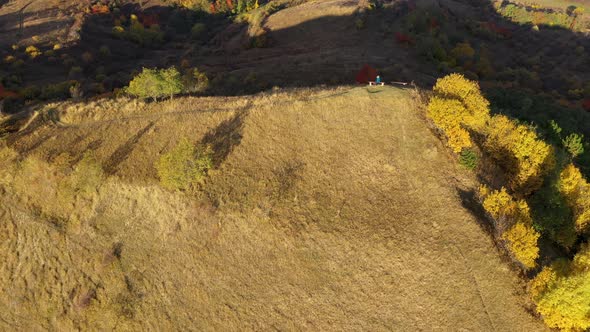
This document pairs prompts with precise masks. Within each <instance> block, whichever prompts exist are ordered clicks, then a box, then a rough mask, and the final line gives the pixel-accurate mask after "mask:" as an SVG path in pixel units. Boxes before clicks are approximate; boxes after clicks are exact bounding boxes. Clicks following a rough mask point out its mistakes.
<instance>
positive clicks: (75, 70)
mask: <svg viewBox="0 0 590 332" xmlns="http://www.w3.org/2000/svg"><path fill="white" fill-rule="evenodd" d="M81 74H82V67H80V66H74V67H72V68H70V72H69V73H68V76H69V77H70V78H77V77H79V76H80V75H81Z"/></svg>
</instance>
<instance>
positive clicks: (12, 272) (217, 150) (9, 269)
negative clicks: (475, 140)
mask: <svg viewBox="0 0 590 332" xmlns="http://www.w3.org/2000/svg"><path fill="white" fill-rule="evenodd" d="M417 97H418V96H417V95H416V94H415V92H413V91H412V90H403V89H397V88H392V87H387V88H381V89H375V90H367V89H365V88H339V89H332V90H321V89H317V90H295V91H289V92H281V91H275V92H269V93H265V94H259V95H254V96H251V97H246V98H239V99H238V98H195V97H185V98H177V99H174V100H171V101H166V102H161V103H142V102H138V101H134V100H121V99H119V100H116V101H101V102H97V103H89V104H76V103H71V102H67V103H57V104H51V105H47V106H45V107H44V108H43V110H41V111H39V114H38V115H37V116H36V117H35V118H34V120H33V121H31V122H30V123H29V124H28V126H26V128H24V129H23V130H21V131H20V132H18V133H13V134H10V135H9V136H8V137H7V138H6V139H5V144H6V147H5V148H4V149H3V150H2V152H1V153H2V158H1V159H0V166H1V168H0V192H2V201H3V204H0V227H1V228H2V230H1V231H0V259H1V260H2V262H4V263H3V264H2V265H1V266H0V287H1V288H0V306H1V307H2V308H8V310H2V311H0V329H2V330H22V331H24V330H40V329H58V330H71V329H74V328H81V329H84V330H87V329H92V330H94V329H106V330H111V329H115V330H139V329H148V330H172V329H174V330H187V329H190V330H235V329H247V330H249V329H252V330H270V329H281V330H298V329H299V330H301V329H303V330H360V329H363V330H392V329H393V330H431V329H442V330H460V329H465V330H477V331H484V330H504V331H506V330H519V331H538V330H542V329H543V328H544V327H543V325H542V323H541V322H540V321H538V320H537V319H536V318H534V317H533V316H532V315H530V314H529V313H528V312H527V308H529V304H527V303H526V301H525V296H524V295H523V293H524V290H523V286H522V285H521V283H520V282H519V280H518V278H517V276H516V274H515V272H513V271H511V270H510V269H509V265H508V263H506V262H505V261H503V260H502V258H501V257H500V255H499V254H498V251H497V250H496V249H495V247H494V244H493V242H492V240H491V238H490V237H489V236H488V235H487V234H486V231H485V227H482V226H481V225H480V224H479V223H478V218H477V217H476V216H474V215H473V214H472V213H471V212H470V210H469V209H468V208H467V207H468V206H469V199H468V197H467V196H466V195H465V194H463V193H465V192H468V191H469V190H470V189H471V187H472V186H473V185H474V183H475V181H474V179H472V175H470V173H468V172H466V171H464V170H462V169H461V168H459V167H460V166H458V165H457V163H456V161H454V160H453V159H452V157H450V155H449V153H448V152H447V150H446V148H445V147H443V146H442V144H441V143H440V141H439V140H438V138H436V137H435V136H434V135H433V134H432V133H431V132H430V129H429V128H428V126H427V122H426V121H425V120H424V119H423V112H422V109H421V103H420V101H419V99H418V98H417ZM181 138H188V139H189V140H190V141H191V142H193V143H203V144H209V145H211V146H212V147H213V149H214V155H213V161H214V165H215V167H214V169H213V170H211V171H210V172H209V176H208V178H207V179H206V181H205V182H204V184H203V185H202V186H201V188H200V189H199V190H197V191H196V192H193V193H176V192H171V191H167V190H164V189H162V188H161V187H160V186H159V184H158V180H157V175H156V170H155V168H154V166H153V165H154V163H155V162H156V161H157V160H158V159H159V156H160V155H161V154H163V153H166V152H167V151H169V150H170V149H172V147H174V146H175V144H176V143H177V142H178V141H179V140H180V139H181ZM84 152H90V153H86V155H85V157H83V155H84Z"/></svg>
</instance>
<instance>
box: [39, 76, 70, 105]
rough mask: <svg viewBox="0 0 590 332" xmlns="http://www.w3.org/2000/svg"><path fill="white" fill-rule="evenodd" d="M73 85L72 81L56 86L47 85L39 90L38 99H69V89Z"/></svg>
mask: <svg viewBox="0 0 590 332" xmlns="http://www.w3.org/2000/svg"><path fill="white" fill-rule="evenodd" d="M73 84H74V82H73V81H65V82H61V83H57V84H48V85H46V86H44V87H43V88H42V89H41V94H40V95H39V99H42V100H48V99H58V98H59V99H61V98H68V97H70V87H71V86H72V85H73Z"/></svg>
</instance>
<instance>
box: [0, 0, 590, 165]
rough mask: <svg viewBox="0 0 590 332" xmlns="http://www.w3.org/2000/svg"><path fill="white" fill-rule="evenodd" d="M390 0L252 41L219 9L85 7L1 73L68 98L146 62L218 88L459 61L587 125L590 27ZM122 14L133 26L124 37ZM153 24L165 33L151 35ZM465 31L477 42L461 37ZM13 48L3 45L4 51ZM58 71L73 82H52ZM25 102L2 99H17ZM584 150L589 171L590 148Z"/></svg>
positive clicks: (508, 108) (447, 66)
mask: <svg viewBox="0 0 590 332" xmlns="http://www.w3.org/2000/svg"><path fill="white" fill-rule="evenodd" d="M383 3H384V5H383V6H382V8H380V9H374V10H368V11H360V10H357V11H355V13H354V14H352V15H347V16H324V17H320V18H317V19H312V20H308V21H304V22H302V23H300V24H295V25H293V26H288V27H286V28H282V29H277V30H273V31H270V32H267V33H266V35H265V36H264V38H263V40H264V41H265V42H264V43H262V45H259V46H262V47H251V46H252V43H251V42H252V40H250V39H249V37H248V35H247V34H246V28H247V25H246V24H245V23H239V24H238V23H233V22H232V21H231V20H230V19H228V18H226V17H224V16H222V15H211V14H208V13H205V12H195V11H190V10H187V9H183V8H177V7H167V6H151V7H149V8H146V9H145V10H142V9H141V8H140V7H139V5H138V4H126V5H123V6H122V7H120V9H119V10H118V11H117V12H116V13H115V12H110V13H106V14H93V15H87V18H86V20H85V21H84V24H83V26H82V27H81V29H80V32H79V33H80V41H79V42H78V43H75V44H72V45H69V46H66V47H64V48H62V49H60V50H55V51H52V50H50V49H49V48H50V47H51V46H52V45H39V48H40V49H41V51H43V52H46V54H45V55H42V56H38V57H36V58H35V59H29V58H28V57H27V56H26V55H23V54H22V53H23V51H22V50H21V51H20V53H19V54H17V57H18V58H19V59H21V60H23V61H24V65H23V64H22V63H21V65H20V66H18V65H16V64H15V63H13V64H11V65H8V66H3V68H1V69H0V75H1V76H2V83H3V84H4V86H5V87H7V88H8V89H11V90H17V91H20V93H21V95H22V96H23V97H24V98H29V99H34V100H48V99H64V98H68V97H69V96H70V95H71V91H70V89H69V87H70V85H68V84H70V83H67V82H72V81H74V80H75V81H77V82H78V83H79V84H80V90H81V91H82V92H83V95H84V96H86V97H90V96H94V95H105V94H106V95H108V94H109V92H110V91H113V90H115V89H120V88H122V87H124V86H126V85H127V84H128V82H129V80H130V79H131V78H132V77H133V76H134V75H135V74H137V73H138V72H139V71H141V69H142V67H168V66H177V67H181V68H192V67H195V68H199V70H201V71H204V72H205V73H206V74H207V75H208V76H209V78H210V82H211V84H210V88H209V90H208V91H206V92H205V94H209V95H241V94H251V93H256V92H259V91H264V90H267V89H269V88H271V87H275V86H279V87H309V86H321V85H325V86H335V85H342V84H351V83H355V76H356V74H357V72H358V71H359V69H360V68H361V67H362V66H363V65H364V64H369V65H371V66H373V67H374V68H376V69H377V70H378V72H379V74H380V75H381V76H382V77H383V79H384V80H385V81H386V82H391V81H401V82H411V81H413V82H415V83H416V85H417V86H419V87H421V88H425V89H429V88H431V86H432V85H433V84H434V82H435V81H436V79H437V78H438V77H441V76H444V75H446V74H448V73H451V72H456V71H459V72H463V73H464V74H465V75H466V76H468V77H470V78H473V79H478V80H479V81H480V82H481V85H482V88H483V90H484V93H485V94H486V95H487V96H488V98H489V99H490V100H491V102H492V110H493V112H495V113H504V114H508V115H510V116H512V117H516V118H518V119H521V120H523V121H530V122H534V123H535V124H536V125H537V126H538V127H539V128H540V129H543V128H546V127H547V123H548V122H549V120H555V121H556V122H557V123H559V125H560V126H562V128H563V129H564V131H567V132H579V133H583V134H585V136H586V137H590V125H589V124H590V114H588V113H586V112H584V111H583V110H582V107H581V101H580V98H582V96H581V95H580V94H583V93H584V91H582V90H583V89H582V88H584V86H583V85H584V84H585V82H587V81H589V80H590V58H589V57H584V56H580V54H582V55H583V54H586V52H587V51H588V50H590V40H589V39H588V38H587V37H586V36H585V35H583V34H580V33H574V32H572V31H569V30H564V29H559V28H550V27H547V26H541V27H540V30H539V31H535V30H534V29H532V27H531V26H526V25H518V24H515V23H512V22H510V21H507V20H506V19H504V18H503V17H501V16H500V15H499V14H497V13H496V12H495V10H494V8H493V7H492V5H491V3H490V2H489V1H487V0H475V1H467V0H461V1H454V2H448V3H442V2H431V1H414V2H411V1H394V2H389V1H387V2H383ZM425 3H429V5H426V4H425ZM131 14H136V15H137V16H138V17H139V21H140V22H143V24H144V26H145V28H144V30H145V31H144V32H139V33H135V34H132V33H129V34H127V32H130V31H131V29H130V22H129V17H130V15H131ZM9 15H16V14H9ZM27 15H28V14H27ZM33 15H44V14H43V13H34V14H33ZM5 16H6V15H5ZM2 19H9V17H2V18H0V21H2ZM12 19H14V18H12ZM359 22H360V23H359ZM195 24H203V25H204V27H205V30H204V32H203V33H201V34H199V35H197V36H195V35H194V34H191V30H192V29H193V27H194V26H195ZM116 25H121V26H123V27H124V29H125V30H126V31H127V32H126V33H125V34H123V35H119V36H118V37H117V36H116V35H115V34H114V33H113V28H114V27H115V26H116ZM153 25H158V26H159V27H160V32H161V35H159V36H156V37H154V36H150V35H149V30H150V29H151V28H150V26H153ZM27 29H28V28H26V29H25V30H27ZM146 31H148V32H146ZM142 33H143V34H144V35H142ZM465 42H467V43H469V45H470V48H471V49H472V50H471V51H469V50H467V51H465V50H463V51H461V49H456V48H457V46H460V45H461V43H465ZM47 51H50V52H47ZM462 52H463V53H466V54H462ZM470 52H471V53H472V54H471V55H470V54H469V53H470ZM13 53H14V52H12V53H11V52H6V51H4V54H3V56H4V55H8V54H13ZM452 62H455V64H454V65H453V64H452ZM488 65H489V66H488ZM185 71H186V69H185ZM59 82H66V83H65V84H62V85H55V83H59ZM51 84H53V85H51ZM580 91H582V92H580ZM588 93H590V86H589V87H588ZM576 94H577V95H576ZM588 98H590V96H588ZM557 101H559V104H557ZM20 105H22V103H21V104H19V103H16V105H15V106H12V107H8V106H11V105H8V106H7V107H5V108H6V109H9V110H12V111H18V110H19V109H21V107H20ZM587 150H590V147H589V148H588V149H587ZM579 160H580V161H584V162H582V163H583V164H584V165H588V167H585V168H584V170H585V171H586V173H587V174H590V154H588V153H586V154H585V155H584V156H582V157H580V158H579Z"/></svg>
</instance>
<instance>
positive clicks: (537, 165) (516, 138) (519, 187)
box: [484, 115, 554, 195]
mask: <svg viewBox="0 0 590 332" xmlns="http://www.w3.org/2000/svg"><path fill="white" fill-rule="evenodd" d="M484 145H485V148H486V151H488V152H489V153H490V154H491V155H492V156H493V157H494V159H495V160H496V161H497V162H498V163H499V164H500V165H501V166H503V167H504V169H505V170H506V171H507V172H508V173H509V175H510V183H509V185H510V188H511V189H512V190H513V191H515V192H518V193H519V194H521V195H527V194H530V193H531V192H533V191H535V190H536V189H538V188H539V187H540V186H541V184H542V181H543V176H544V175H545V174H546V173H547V171H548V170H550V169H551V168H552V166H553V164H554V155H553V149H552V147H551V146H550V145H549V144H547V143H545V142H544V141H543V140H541V139H540V138H539V137H538V135H537V133H536V132H535V131H534V130H533V129H531V128H529V127H527V126H525V125H522V124H517V123H515V122H514V121H513V120H511V119H510V118H508V117H506V116H504V115H496V116H494V117H492V118H491V119H490V121H489V126H488V128H486V139H485V144H484Z"/></svg>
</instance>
